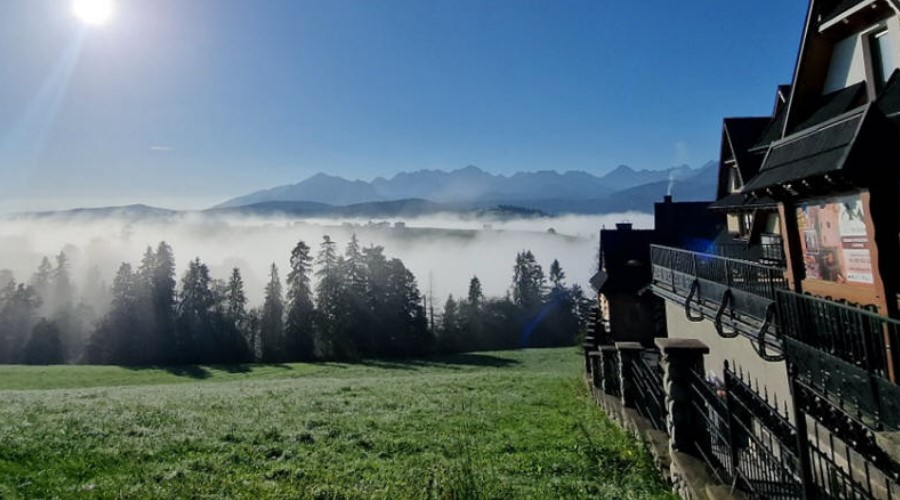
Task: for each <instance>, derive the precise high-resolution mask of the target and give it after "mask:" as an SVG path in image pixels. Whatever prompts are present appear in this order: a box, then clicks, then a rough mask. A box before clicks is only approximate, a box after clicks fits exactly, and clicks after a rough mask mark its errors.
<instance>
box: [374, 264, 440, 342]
mask: <svg viewBox="0 0 900 500" xmlns="http://www.w3.org/2000/svg"><path fill="white" fill-rule="evenodd" d="M387 269H388V276H387V287H386V291H387V293H386V297H385V299H386V306H387V311H386V312H387V315H386V321H385V323H386V327H387V333H388V337H387V339H388V342H387V345H386V346H385V347H386V350H385V351H384V352H383V353H382V354H383V355H387V356H391V357H408V356H420V355H423V354H425V353H426V352H428V351H429V350H430V349H431V347H432V341H431V340H432V339H431V337H430V335H429V333H428V320H427V318H426V316H425V308H424V307H423V306H422V294H421V293H420V292H419V286H418V284H417V283H416V277H415V276H414V275H413V274H412V272H410V271H409V269H407V268H406V266H404V265H403V262H402V261H401V260H400V259H391V260H390V261H388V266H387Z"/></svg>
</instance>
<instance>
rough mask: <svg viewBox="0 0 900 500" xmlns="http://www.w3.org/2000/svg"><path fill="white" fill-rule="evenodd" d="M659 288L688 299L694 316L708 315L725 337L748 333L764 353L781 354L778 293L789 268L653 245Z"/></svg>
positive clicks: (675, 298) (689, 313) (773, 356)
mask: <svg viewBox="0 0 900 500" xmlns="http://www.w3.org/2000/svg"><path fill="white" fill-rule="evenodd" d="M651 260H652V263H653V287H654V291H655V292H656V293H657V294H658V295H661V296H663V297H664V298H667V299H670V300H673V301H676V302H678V303H679V304H682V305H684V307H685V314H686V315H687V316H688V319H690V320H691V321H701V320H704V319H708V320H711V321H713V322H714V324H715V326H716V330H717V331H718V332H719V334H720V335H721V336H723V337H726V338H731V337H736V336H738V335H744V336H747V337H749V338H750V339H751V340H753V341H755V342H756V343H757V350H758V352H759V353H760V355H761V356H763V357H764V358H767V359H768V358H771V359H778V358H779V354H778V353H779V352H780V350H781V343H780V341H779V340H778V339H777V338H776V337H775V336H774V335H772V333H774V331H775V324H774V323H775V307H774V303H775V298H776V293H777V292H778V291H779V290H784V289H787V287H788V285H787V281H786V280H785V277H784V270H783V269H781V268H779V267H773V266H766V265H762V264H759V263H755V262H749V261H745V260H739V259H731V258H727V257H722V256H718V255H712V254H706V253H699V252H691V251H689V250H681V249H678V248H670V247H664V246H659V245H653V246H652V247H651Z"/></svg>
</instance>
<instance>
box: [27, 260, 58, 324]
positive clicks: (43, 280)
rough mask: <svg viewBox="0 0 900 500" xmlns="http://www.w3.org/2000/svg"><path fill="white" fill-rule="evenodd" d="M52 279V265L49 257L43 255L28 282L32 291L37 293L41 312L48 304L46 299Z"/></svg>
mask: <svg viewBox="0 0 900 500" xmlns="http://www.w3.org/2000/svg"><path fill="white" fill-rule="evenodd" d="M52 280H53V265H52V264H50V259H48V258H47V257H44V258H43V259H41V263H40V265H38V268H37V272H35V273H34V274H33V275H32V276H31V282H30V283H29V285H30V287H31V289H32V291H33V292H34V293H35V294H37V296H38V297H40V299H41V310H42V312H43V311H44V310H45V309H46V307H47V306H48V305H49V304H48V303H47V299H48V298H49V297H50V294H51V283H52Z"/></svg>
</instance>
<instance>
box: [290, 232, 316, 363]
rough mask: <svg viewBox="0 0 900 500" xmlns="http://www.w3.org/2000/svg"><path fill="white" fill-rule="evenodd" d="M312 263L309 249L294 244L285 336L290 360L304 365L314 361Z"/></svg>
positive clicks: (302, 245)
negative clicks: (305, 362) (302, 362)
mask: <svg viewBox="0 0 900 500" xmlns="http://www.w3.org/2000/svg"><path fill="white" fill-rule="evenodd" d="M312 260H313V259H312V256H311V255H310V248H309V246H308V245H307V244H306V243H305V242H303V241H299V242H297V245H296V246H295V247H294V250H293V251H292V252H291V271H290V273H288V277H287V300H288V304H287V309H288V312H287V324H286V328H285V330H286V331H285V334H286V337H287V339H288V342H287V344H288V348H289V350H290V357H291V360H300V361H308V360H311V359H312V358H313V357H314V349H315V343H314V336H313V335H314V332H313V321H314V318H315V307H314V306H313V301H312V289H311V285H310V278H309V275H310V270H311V268H312Z"/></svg>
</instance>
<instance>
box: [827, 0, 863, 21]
mask: <svg viewBox="0 0 900 500" xmlns="http://www.w3.org/2000/svg"><path fill="white" fill-rule="evenodd" d="M865 1H866V0H841V1H840V2H837V5H835V6H834V7H833V8H832V9H831V10H827V11H825V12H827V14H825V15H824V16H822V22H823V23H825V22H828V21H830V20H832V19H834V18H836V17H838V16H839V15H841V14H843V13H844V12H846V11H847V10H848V9H852V8H853V7H855V6H856V5H858V4H861V3H863V2H865Z"/></svg>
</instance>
